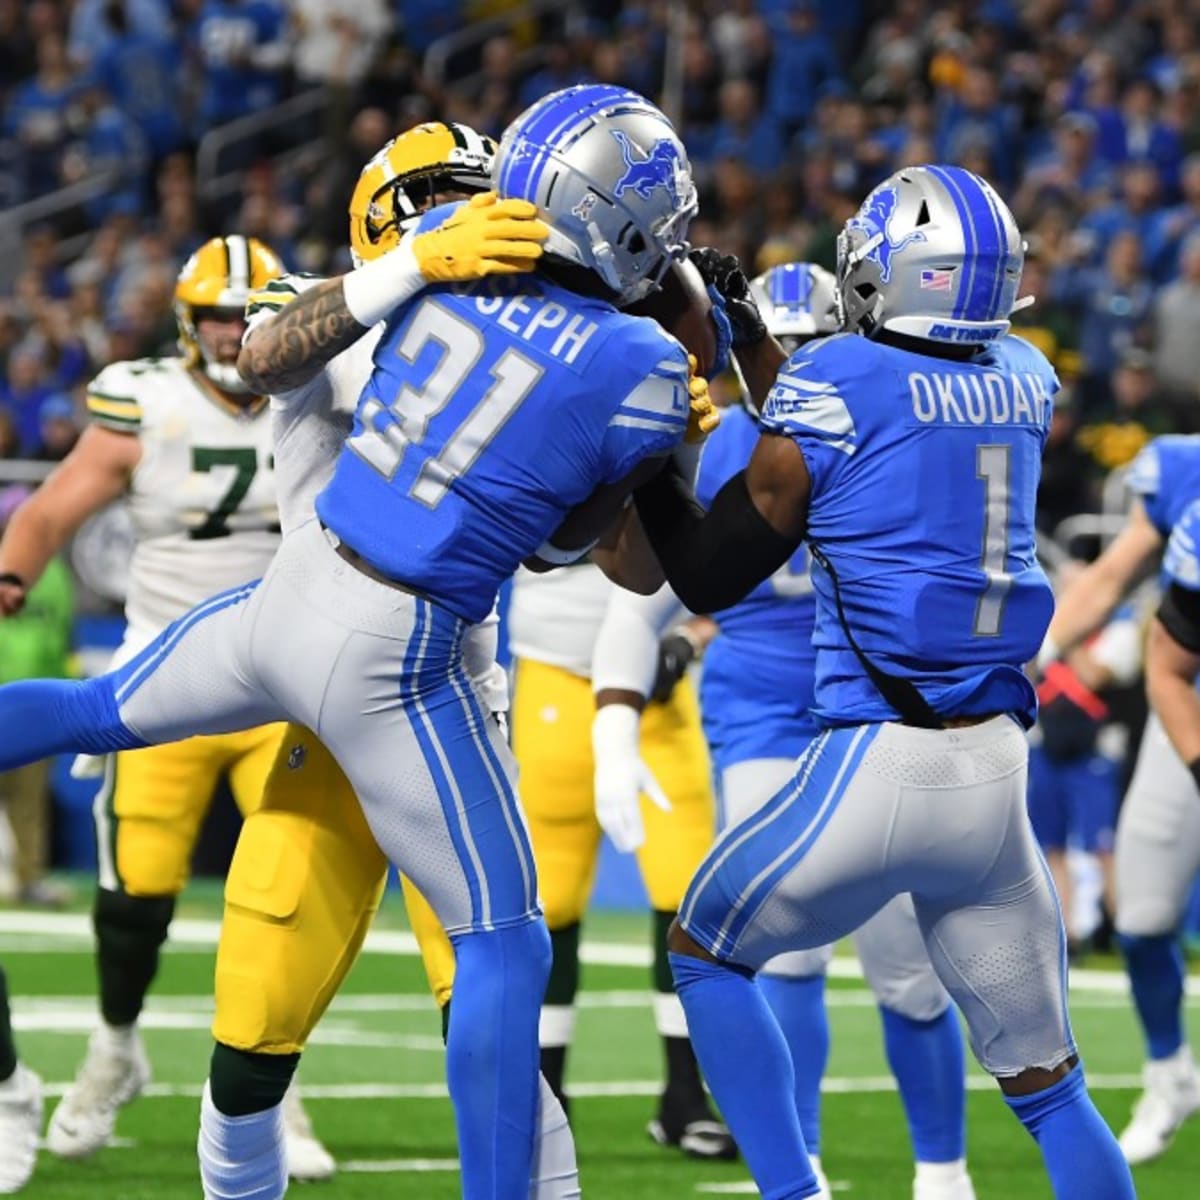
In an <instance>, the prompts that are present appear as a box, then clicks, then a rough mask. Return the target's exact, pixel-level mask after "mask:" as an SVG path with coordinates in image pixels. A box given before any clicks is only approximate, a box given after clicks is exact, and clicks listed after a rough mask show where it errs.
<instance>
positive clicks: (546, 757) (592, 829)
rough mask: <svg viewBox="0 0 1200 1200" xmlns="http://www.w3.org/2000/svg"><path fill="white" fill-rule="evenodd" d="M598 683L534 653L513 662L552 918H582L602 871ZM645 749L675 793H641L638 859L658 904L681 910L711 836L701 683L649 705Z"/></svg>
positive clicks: (526, 776)
mask: <svg viewBox="0 0 1200 1200" xmlns="http://www.w3.org/2000/svg"><path fill="white" fill-rule="evenodd" d="M595 712H596V705H595V701H594V699H593V697H592V685H591V683H590V682H589V681H588V680H586V679H581V678H580V677H579V676H578V675H572V674H571V673H570V672H569V671H564V670H563V669H562V668H561V667H551V666H547V665H546V664H545V663H540V662H534V661H533V660H531V659H521V660H519V661H518V663H517V665H516V673H515V677H514V681H513V709H512V734H513V751H514V753H515V754H516V756H517V763H518V764H519V766H520V768H521V775H520V795H521V804H522V805H523V807H524V809H525V815H526V817H527V818H528V820H529V834H530V837H531V839H532V840H533V857H534V861H535V862H536V864H537V873H538V891H539V893H540V895H541V898H542V906H543V908H544V909H545V912H546V924H547V925H549V927H550V928H551V929H562V928H564V927H565V926H568V925H573V924H575V923H576V922H577V921H579V920H581V919H582V918H583V915H584V913H585V912H586V910H587V904H588V898H589V897H590V895H591V891H592V883H593V881H594V879H595V875H596V861H597V857H598V854H599V849H600V838H601V831H600V826H599V824H598V823H597V821H596V813H595V807H594V797H593V791H592V774H593V769H594V764H593V759H592V732H591V731H592V717H593V716H594V715H595ZM642 756H643V758H644V759H645V761H646V765H647V766H648V767H649V768H650V770H651V771H652V772H653V773H654V777H655V778H656V779H657V780H658V782H659V784H660V785H661V787H662V789H663V791H664V792H666V794H667V796H668V798H669V799H670V801H671V811H670V812H663V811H662V810H661V809H659V808H658V807H657V806H656V805H653V804H651V803H650V802H649V801H648V800H646V799H645V798H643V800H642V817H643V820H644V821H645V825H646V840H645V842H643V843H642V846H641V849H640V850H638V851H637V860H638V868H639V870H640V871H641V875H642V881H643V882H644V883H645V885H646V892H647V893H648V895H649V897H650V904H651V906H652V907H653V908H655V909H658V910H660V911H663V912H673V911H675V910H676V909H677V908H678V907H679V905H680V903H681V902H682V900H683V895H684V892H685V891H686V890H687V886H688V884H689V883H690V882H691V879H692V875H693V874H694V873H695V871H696V868H697V867H698V866H699V865H700V861H701V859H703V858H704V856H705V854H707V853H708V849H709V847H710V846H711V845H712V841H713V823H714V804H713V795H712V783H711V778H710V770H709V762H708V748H707V745H706V743H705V741H704V734H703V732H702V731H701V728H700V711H699V708H698V707H697V705H696V697H695V693H694V692H693V690H692V687H691V685H690V684H689V683H688V682H687V680H682V681H681V682H680V683H679V684H678V685H677V686H676V688H675V691H674V692H673V693H672V695H671V698H670V700H668V701H667V702H666V703H665V704H649V705H647V706H646V710H645V712H644V713H643V714H642Z"/></svg>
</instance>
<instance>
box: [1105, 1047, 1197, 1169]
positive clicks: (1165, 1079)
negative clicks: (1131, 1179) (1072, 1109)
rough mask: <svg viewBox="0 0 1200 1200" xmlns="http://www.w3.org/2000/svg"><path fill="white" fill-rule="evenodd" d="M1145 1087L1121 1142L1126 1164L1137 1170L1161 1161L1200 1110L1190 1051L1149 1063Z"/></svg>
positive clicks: (1143, 1074) (1145, 1073)
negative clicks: (1183, 1125) (1163, 1154)
mask: <svg viewBox="0 0 1200 1200" xmlns="http://www.w3.org/2000/svg"><path fill="white" fill-rule="evenodd" d="M1142 1086H1143V1088H1144V1089H1145V1090H1144V1091H1143V1092H1142V1095H1141V1098H1140V1099H1139V1100H1138V1102H1137V1104H1135V1105H1134V1108H1133V1118H1132V1120H1131V1121H1130V1122H1129V1124H1128V1125H1126V1126H1125V1130H1124V1132H1123V1133H1122V1134H1121V1136H1120V1138H1119V1139H1118V1141H1119V1142H1120V1145H1121V1153H1122V1154H1124V1155H1125V1161H1126V1162H1128V1163H1130V1164H1131V1165H1133V1166H1136V1165H1137V1164H1138V1163H1145V1162H1150V1161H1151V1160H1152V1159H1155V1158H1158V1156H1159V1155H1160V1154H1162V1153H1163V1152H1164V1151H1165V1150H1166V1148H1167V1147H1168V1146H1169V1145H1170V1144H1171V1139H1172V1138H1173V1137H1174V1136H1175V1131H1176V1130H1177V1129H1178V1128H1179V1127H1180V1125H1182V1124H1183V1123H1184V1121H1186V1120H1187V1119H1188V1118H1189V1117H1190V1116H1192V1115H1193V1114H1194V1113H1196V1112H1197V1111H1198V1110H1200V1075H1197V1072H1196V1064H1195V1062H1194V1061H1193V1059H1192V1051H1191V1049H1190V1047H1188V1046H1181V1047H1180V1048H1179V1049H1178V1050H1177V1051H1176V1052H1175V1053H1174V1054H1172V1055H1171V1057H1170V1058H1159V1059H1151V1060H1150V1061H1149V1062H1148V1063H1146V1065H1145V1067H1143V1068H1142Z"/></svg>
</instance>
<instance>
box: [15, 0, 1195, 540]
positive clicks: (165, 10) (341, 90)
mask: <svg viewBox="0 0 1200 1200" xmlns="http://www.w3.org/2000/svg"><path fill="white" fill-rule="evenodd" d="M514 7H519V6H517V5H515V3H514V2H511V0H0V166H3V170H0V180H3V181H4V182H3V184H2V185H0V187H3V188H6V189H7V194H4V195H2V196H0V202H2V203H3V207H4V208H11V207H12V206H14V205H18V204H22V203H27V202H29V201H33V200H36V199H37V198H38V197H39V196H44V195H45V194H47V193H49V192H52V191H54V190H55V189H59V188H62V187H64V186H66V185H69V184H72V183H75V182H78V181H80V180H87V179H89V178H92V177H94V176H96V175H97V174H100V173H104V172H108V173H109V179H110V182H109V184H108V185H107V186H106V187H105V188H104V189H103V190H101V191H100V192H98V193H97V194H95V195H91V196H88V197H87V198H85V199H83V200H81V201H80V202H79V204H77V205H74V206H72V207H69V208H66V209H62V210H59V211H57V212H55V213H53V214H51V215H48V216H47V217H46V219H44V220H34V221H33V222H32V223H30V224H28V225H27V226H26V227H25V229H24V234H23V237H22V239H21V242H20V244H19V250H20V252H19V261H17V260H16V259H14V261H11V262H4V263H0V279H3V278H7V283H6V284H4V285H3V290H2V292H0V456H4V457H14V456H24V457H40V458H44V459H57V458H60V457H62V455H63V454H64V453H66V451H67V450H69V448H70V445H71V444H72V441H73V439H74V437H75V435H76V433H77V420H76V418H77V413H78V403H77V400H78V396H79V392H80V388H81V385H82V384H84V383H85V382H86V380H87V379H88V378H89V377H90V375H91V374H92V373H93V372H94V371H95V370H96V368H98V367H99V366H101V365H103V364H104V363H106V362H109V361H112V360H115V359H122V358H130V357H136V356H138V355H141V354H146V353H155V352H163V351H167V352H169V350H170V347H171V344H172V341H173V323H172V318H171V313H170V303H169V301H170V293H171V288H172V285H173V281H174V277H175V274H176V272H177V271H178V269H179V267H180V265H181V264H182V262H183V261H184V259H185V258H186V257H187V255H188V254H189V253H190V252H191V251H192V250H193V249H194V248H195V247H196V246H197V245H199V244H200V243H201V242H202V241H203V240H204V239H205V238H206V237H207V236H210V235H212V234H214V233H217V232H231V231H237V232H242V233H247V234H252V235H255V236H258V237H261V238H264V239H265V240H266V241H268V242H269V243H270V244H271V245H272V246H273V247H274V248H275V249H276V250H277V251H278V252H279V253H280V254H281V255H282V256H283V258H284V259H285V261H287V262H288V264H289V266H291V267H293V268H301V269H305V270H312V271H328V270H337V269H343V268H344V267H345V266H346V265H347V256H346V251H345V248H344V242H345V230H346V219H345V203H346V199H347V197H348V195H349V192H350V189H351V187H352V185H353V182H354V179H355V177H356V176H357V173H358V170H359V168H360V167H361V165H362V164H363V162H365V161H366V159H367V158H368V157H370V155H371V154H372V153H373V152H374V151H375V150H377V149H378V148H379V146H380V145H381V144H382V143H383V142H384V141H385V140H386V139H387V138H388V137H390V136H391V135H393V134H394V133H396V132H398V131H400V130H402V129H405V128H408V127H410V126H412V125H413V124H415V123H417V122H419V121H421V120H425V119H428V118H431V117H435V116H436V117H445V118H448V119H454V120H458V121H463V122H466V123H468V124H471V125H474V126H475V127H476V128H478V129H480V130H482V131H484V132H487V133H491V134H493V135H495V136H498V135H499V134H500V133H501V131H502V130H503V128H504V126H505V125H506V124H507V122H508V121H509V120H510V119H511V118H512V117H513V116H514V115H515V114H516V113H517V112H518V111H520V109H521V108H523V107H524V106H525V105H527V104H529V103H530V102H531V101H533V100H534V99H536V98H537V97H539V96H541V95H542V94H544V93H545V92H547V91H550V90H552V89H554V88H558V87H563V86H566V85H569V84H572V83H576V82H580V81H584V80H601V81H611V82H616V83H621V84H626V85H628V86H631V87H633V88H636V89H637V90H639V91H642V92H644V93H646V94H648V95H650V96H652V97H654V98H656V99H659V100H661V101H662V102H663V103H664V104H665V106H666V107H667V108H668V111H669V112H670V114H671V115H672V116H673V118H674V119H675V120H676V121H677V123H678V125H679V127H680V129H681V131H682V133H683V135H684V139H685V141H686V143H687V145H688V147H689V151H690V153H691V155H692V158H693V163H694V167H695V172H696V175H697V179H698V181H699V184H700V188H701V214H702V215H701V217H700V219H698V220H697V222H696V223H695V225H694V226H693V241H695V242H697V243H712V244H716V245H720V246H722V247H723V248H725V249H728V250H731V251H734V252H736V253H737V254H739V255H740V256H741V257H742V259H743V260H744V261H745V262H746V263H747V264H749V265H750V266H752V267H753V268H755V269H759V270H761V269H765V268H766V267H768V266H770V265H772V264H773V263H777V262H781V261H785V260H788V259H796V258H807V259H811V260H813V261H816V262H819V263H822V264H824V265H826V266H829V267H832V266H833V261H834V243H835V235H836V232H837V230H838V229H839V228H840V227H841V225H842V223H843V222H844V221H845V219H846V218H847V216H849V215H850V214H851V213H852V212H853V211H854V209H855V208H856V207H857V206H858V204H859V203H860V201H861V200H862V198H863V196H864V195H865V194H866V192H867V191H869V190H870V188H871V187H872V186H873V185H874V184H875V183H877V182H878V181H879V180H881V179H882V178H884V177H885V176H886V175H888V174H889V173H890V172H892V171H893V170H895V169H896V168H897V167H899V166H902V165H904V164H906V163H919V162H925V161H929V160H942V161H953V162H958V163H962V164H963V165H965V166H968V167H970V168H971V169H972V170H975V171H977V172H978V173H980V174H982V175H984V176H986V177H988V178H989V179H991V180H992V181H993V182H995V183H996V184H997V185H998V186H999V188H1000V189H1001V191H1002V192H1003V193H1004V194H1005V196H1006V198H1007V199H1008V200H1009V202H1010V203H1011V205H1012V206H1013V208H1014V211H1015V212H1016V215H1017V217H1018V219H1019V221H1020V222H1021V226H1022V228H1023V230H1024V231H1025V233H1026V236H1027V238H1028V242H1029V256H1028V259H1027V267H1026V284H1025V289H1024V290H1025V292H1027V293H1029V294H1032V295H1034V296H1036V303H1034V304H1033V305H1032V306H1031V307H1029V308H1027V309H1025V310H1023V311H1022V312H1020V313H1019V314H1018V315H1017V317H1016V319H1015V324H1016V325H1017V326H1018V328H1019V331H1020V332H1021V333H1022V334H1023V335H1024V336H1026V337H1028V338H1030V339H1031V340H1034V341H1035V342H1036V343H1037V344H1038V345H1039V346H1040V347H1041V348H1042V349H1043V350H1045V351H1046V352H1047V353H1048V354H1049V355H1050V357H1051V358H1052V359H1053V361H1054V362H1055V364H1056V366H1057V367H1058V369H1059V372H1060V375H1061V376H1062V378H1063V380H1064V382H1065V383H1066V384H1067V387H1066V390H1065V392H1064V402H1063V403H1062V404H1061V405H1060V407H1059V412H1058V415H1057V416H1056V418H1055V423H1054V431H1053V434H1052V438H1051V445H1050V449H1049V453H1048V456H1047V464H1046V478H1045V483H1044V487H1043V494H1042V518H1043V525H1044V527H1045V528H1046V529H1047V530H1049V529H1053V528H1054V527H1055V526H1056V525H1057V524H1058V523H1059V522H1060V521H1061V520H1062V519H1063V518H1064V517H1067V516H1069V515H1071V514H1073V513H1077V512H1080V511H1086V510H1089V509H1091V508H1094V507H1095V506H1096V505H1097V502H1098V501H1097V496H1098V487H1099V483H1100V481H1101V480H1102V479H1103V478H1104V477H1105V475H1106V474H1107V473H1108V472H1109V471H1110V470H1111V469H1112V468H1113V467H1116V466H1120V465H1122V464H1123V463H1125V462H1127V461H1129V459H1130V458H1132V456H1133V455H1134V454H1135V453H1136V452H1137V451H1138V449H1140V447H1141V446H1142V445H1143V444H1144V443H1145V441H1146V440H1147V439H1148V438H1150V437H1152V436H1154V435H1156V434H1158V433H1162V432H1167V431H1200V392H1198V388H1197V380H1200V11H1198V8H1200V6H1197V5H1194V4H1191V3H1188V0H1132V2H1124V3H1122V2H1121V0H961V2H958V3H940V2H938V0H689V2H686V3H685V2H683V0H677V2H676V3H668V2H667V0H659V2H654V0H651V2H649V3H635V2H632V0H627V2H624V3H622V2H621V0H576V3H574V4H573V5H568V6H567V9H566V11H565V12H557V11H555V12H552V13H550V14H549V15H546V16H543V17H540V18H538V17H527V18H525V19H523V20H519V21H516V22H515V23H512V22H505V21H494V22H492V23H491V24H489V25H488V26H487V27H486V28H487V29H488V30H494V32H493V33H492V35H491V36H489V37H483V38H477V39H467V40H468V42H469V44H467V45H465V46H463V47H461V48H458V49H455V50H453V52H452V53H450V54H449V55H446V54H435V56H434V58H431V57H430V56H429V55H428V51H429V49H430V47H431V46H433V47H435V50H437V49H438V48H439V45H441V46H443V47H444V45H445V43H444V42H443V43H439V39H443V38H445V37H446V35H449V34H453V33H455V32H456V31H460V30H463V29H465V28H468V27H469V26H470V25H471V23H472V22H476V21H482V20H488V19H490V18H494V17H496V16H498V15H500V14H502V13H503V11H504V10H506V9H510V8H514ZM435 58H436V59H438V61H439V63H440V65H438V66H436V67H435V66H434V59H435ZM313 89H320V96H321V102H320V104H319V105H314V106H312V107H311V108H310V109H309V110H306V112H305V113H301V114H299V115H298V116H297V117H296V119H295V120H294V121H289V122H286V123H285V124H284V125H283V126H282V127H279V126H275V127H272V128H270V129H268V130H266V131H264V132H262V133H261V135H254V134H251V135H248V136H247V137H246V138H243V139H240V140H236V139H235V140H234V142H233V143H232V144H231V145H230V146H229V147H228V148H227V150H226V152H225V155H224V157H223V158H220V157H219V158H218V159H217V160H215V161H217V162H218V168H219V170H220V172H221V173H222V176H223V177H224V178H225V179H228V178H230V177H232V178H233V179H234V180H235V181H236V186H235V187H232V188H231V187H223V188H218V189H216V190H214V189H213V188H212V187H210V186H209V185H210V184H211V182H212V181H211V180H205V179H199V180H198V179H197V171H196V150H197V147H198V145H199V144H200V143H201V141H202V140H203V139H204V137H205V135H206V134H207V133H209V132H210V131H212V130H213V129H222V128H226V127H227V126H228V123H229V122H233V121H237V120H239V119H240V118H245V117H248V116H252V115H253V114H255V113H257V112H262V111H269V110H270V109H271V108H272V106H275V105H278V104H279V103H280V102H281V101H283V100H285V99H286V98H287V97H289V96H293V95H300V94H304V93H307V92H310V91H312V90H313ZM242 127H244V125H243V126H242ZM238 128H240V127H238ZM305 147H308V148H309V150H310V151H313V152H310V153H308V154H306V153H305V152H304V148H305ZM314 148H315V150H314Z"/></svg>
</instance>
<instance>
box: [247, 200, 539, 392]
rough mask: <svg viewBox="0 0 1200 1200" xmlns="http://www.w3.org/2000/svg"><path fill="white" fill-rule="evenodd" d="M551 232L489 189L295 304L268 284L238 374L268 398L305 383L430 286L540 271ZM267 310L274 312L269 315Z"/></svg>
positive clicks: (250, 314) (280, 284) (257, 302)
mask: <svg viewBox="0 0 1200 1200" xmlns="http://www.w3.org/2000/svg"><path fill="white" fill-rule="evenodd" d="M549 232H550V230H549V227H548V226H546V225H545V224H544V223H543V222H542V221H540V220H538V218H537V209H536V208H535V207H534V206H533V205H532V204H530V203H529V202H528V201H526V200H498V199H497V198H496V195H495V193H493V192H483V193H481V194H479V195H476V196H472V197H471V199H470V200H469V201H468V202H467V203H466V204H463V205H461V206H460V207H459V208H457V209H456V210H455V211H454V212H453V213H452V214H451V215H450V216H449V217H448V218H447V219H446V220H445V221H444V222H443V223H442V224H441V225H438V226H437V227H436V228H434V229H430V230H428V231H426V232H424V233H417V234H410V235H408V236H406V237H405V238H403V239H402V240H401V242H400V244H399V245H398V246H397V247H396V248H395V249H394V250H389V251H388V252H387V253H386V254H383V255H381V256H380V257H379V258H376V259H372V260H371V261H370V262H367V263H364V264H363V265H362V266H361V267H359V268H358V269H357V270H355V271H351V272H349V274H346V275H342V276H340V277H339V278H336V279H327V280H325V281H324V282H323V283H318V284H315V285H313V286H311V287H308V288H307V289H306V290H305V291H303V292H302V293H301V294H300V295H299V296H298V297H297V298H296V299H294V300H292V301H291V302H290V303H288V302H287V299H286V293H287V292H289V291H291V292H294V291H295V288H294V287H293V286H289V285H288V284H287V283H286V282H285V281H277V282H276V283H274V284H267V287H266V289H265V290H264V291H262V292H259V293H256V294H255V295H252V296H251V297H250V302H249V304H248V305H247V308H246V315H247V318H248V320H249V321H250V322H251V327H250V330H249V332H248V333H247V335H246V341H245V344H244V345H243V346H242V352H241V354H240V355H239V356H238V372H239V373H240V375H241V377H242V378H243V379H244V380H245V381H246V384H247V385H248V386H249V387H251V388H253V389H254V390H255V391H256V392H259V393H260V394H263V395H266V394H270V395H278V394H279V393H280V392H286V391H291V390H292V389H293V388H298V387H300V386H301V385H302V384H305V383H307V382H308V381H309V380H310V379H312V378H313V377H314V376H315V375H317V374H318V372H320V371H321V370H322V369H323V368H324V366H325V364H326V363H328V362H329V361H330V360H331V359H333V358H336V357H337V355H339V354H341V352H342V351H343V350H345V349H346V348H347V347H348V346H351V345H353V344H354V343H355V342H356V341H358V339H359V338H360V337H362V335H363V334H364V333H366V332H367V330H368V329H370V328H371V327H372V326H373V325H375V324H376V323H377V322H379V321H382V320H383V319H384V318H385V317H387V316H389V315H390V314H391V313H393V312H395V310H396V309H398V308H399V307H400V306H401V305H403V304H405V303H407V302H408V301H409V300H411V299H412V298H413V297H414V296H416V295H417V293H418V292H420V290H421V289H422V288H423V287H425V285H426V284H429V283H451V282H462V281H465V280H470V279H481V278H483V277H484V276H486V275H513V274H519V273H521V272H525V271H531V270H533V268H534V267H535V266H536V265H537V261H538V259H539V258H540V257H541V254H542V243H543V242H544V241H545V240H546V238H547V236H549ZM263 309H275V310H277V311H275V312H273V314H272V315H271V316H269V317H263V316H261V315H260V313H261V312H262V310H263ZM256 321H257V323H255V322H256Z"/></svg>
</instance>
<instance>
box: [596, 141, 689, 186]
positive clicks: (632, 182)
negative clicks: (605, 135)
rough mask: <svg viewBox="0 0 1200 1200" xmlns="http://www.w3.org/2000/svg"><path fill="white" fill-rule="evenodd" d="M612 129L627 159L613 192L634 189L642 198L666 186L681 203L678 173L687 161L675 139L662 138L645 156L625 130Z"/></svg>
mask: <svg viewBox="0 0 1200 1200" xmlns="http://www.w3.org/2000/svg"><path fill="white" fill-rule="evenodd" d="M609 132H611V133H612V135H613V137H614V138H616V139H617V145H618V146H620V147H621V157H622V158H623V159H624V160H625V174H624V175H622V176H621V178H620V179H618V180H617V182H616V186H615V187H614V188H613V195H614V196H623V195H624V194H625V193H626V192H628V191H630V190H632V191H634V192H636V193H637V195H639V196H640V197H641V198H642V199H643V200H649V199H650V197H651V195H653V193H654V192H655V190H656V189H658V188H665V189H666V191H667V194H668V195H669V196H670V197H671V200H672V201H673V202H674V203H675V204H678V203H679V202H680V197H679V176H680V175H682V174H683V173H684V165H683V160H682V158H681V157H680V154H679V147H678V146H677V145H676V144H675V142H674V140H673V139H672V138H659V139H658V141H656V142H655V143H654V148H653V149H652V150H651V151H650V153H649V154H648V155H646V156H645V157H644V158H642V157H639V156H640V155H641V150H640V148H639V147H638V146H636V145H635V144H634V143H633V142H631V141H630V140H629V138H628V137H626V135H625V132H624V131H623V130H621V129H613V130H610V131H609Z"/></svg>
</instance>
